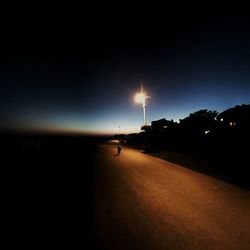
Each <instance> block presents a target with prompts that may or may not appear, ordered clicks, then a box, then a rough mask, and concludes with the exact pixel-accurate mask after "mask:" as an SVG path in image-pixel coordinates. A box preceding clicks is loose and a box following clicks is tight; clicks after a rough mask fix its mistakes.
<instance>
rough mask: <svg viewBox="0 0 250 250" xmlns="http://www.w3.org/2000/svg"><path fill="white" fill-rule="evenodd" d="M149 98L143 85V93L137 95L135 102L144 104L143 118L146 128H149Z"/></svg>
mask: <svg viewBox="0 0 250 250" xmlns="http://www.w3.org/2000/svg"><path fill="white" fill-rule="evenodd" d="M147 98H149V96H147V95H146V94H145V92H144V90H143V85H141V92H139V93H137V94H136V95H135V102H136V103H139V104H142V108H143V117H144V126H147V119H146V99H147Z"/></svg>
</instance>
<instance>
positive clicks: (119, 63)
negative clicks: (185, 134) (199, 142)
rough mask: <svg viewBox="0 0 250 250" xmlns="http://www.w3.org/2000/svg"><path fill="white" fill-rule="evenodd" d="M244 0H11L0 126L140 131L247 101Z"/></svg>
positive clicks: (249, 79)
mask: <svg viewBox="0 0 250 250" xmlns="http://www.w3.org/2000/svg"><path fill="white" fill-rule="evenodd" d="M248 13H249V7H248V6H247V5H239V4H238V5H237V6H236V5H233V4H228V5H223V4H220V3H219V2H218V1H216V4H212V3H210V1H209V2H207V3H204V2H203V4H199V5H198V4H195V3H194V2H193V3H192V4H191V3H188V2H187V1H185V2H183V4H181V3H179V4H177V3H176V2H175V4H174V3H171V4H156V3H155V4H147V5H146V4H144V5H140V4H139V3H136V2H134V3H133V4H128V3H126V2H124V3H120V4H114V3H112V2H109V3H104V2H99V3H97V2H96V3H93V1H91V3H88V4H86V3H85V4H83V3H82V4H80V3H75V4H74V3H73V2H72V1H71V2H70V3H68V4H67V3H66V2H64V3H61V4H60V5H58V4H57V3H56V2H53V1H50V4H46V3H40V4H39V3H38V2H37V3H36V4H34V3H33V4H31V5H30V4H28V3H27V2H26V4H23V3H18V4H16V5H7V4H5V5H4V6H2V7H1V30H0V37H1V47H0V52H1V57H0V65H1V66H0V83H1V84H0V104H1V105H0V128H1V129H2V130H5V129H8V130H16V131H23V130H24V131H38V132H70V133H89V134H95V133H98V134H107V133H118V132H119V129H118V126H120V132H121V133H129V132H139V131H140V126H141V125H142V124H143V112H142V108H141V106H140V105H137V104H135V103H134V100H133V98H134V95H135V93H136V92H137V91H139V90H140V82H141V81H143V82H144V88H145V91H146V92H147V94H148V95H149V96H150V99H149V100H148V106H147V112H148V122H151V121H152V120H156V119H161V118H166V119H174V120H175V121H179V119H182V118H185V117H186V116H188V115H189V114H190V113H192V112H195V111H197V110H199V109H212V110H217V111H219V112H220V111H223V110H225V109H227V108H230V107H233V106H235V105H237V104H243V103H245V104H249V103H250V71H249V69H250V46H249V45H250V20H249V17H248Z"/></svg>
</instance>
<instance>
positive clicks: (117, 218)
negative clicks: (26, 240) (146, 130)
mask: <svg viewBox="0 0 250 250" xmlns="http://www.w3.org/2000/svg"><path fill="white" fill-rule="evenodd" d="M116 146H117V142H116V141H111V142H109V143H106V144H102V145H100V146H99V148H98V152H97V157H96V163H95V164H96V167H95V168H96V191H95V221H96V222H95V231H96V235H97V242H98V246H99V249H178V250H181V249H185V250H187V249H213V250H214V249H223V250H226V249H234V250H235V249H239V250H244V249H250V192H249V191H247V190H244V189H241V188H238V187H236V186H233V185H230V184H227V183H226V182H223V181H220V180H217V179H214V178H211V177H209V176H206V175H204V174H201V173H197V172H194V171H192V170H189V169H186V168H184V167H181V166H179V165H176V164H173V163H170V162H167V161H164V160H161V159H158V158H154V157H152V156H149V155H146V154H144V153H142V152H139V151H137V150H133V149H130V148H125V147H123V150H122V152H121V155H119V156H115V155H116V153H117V148H116Z"/></svg>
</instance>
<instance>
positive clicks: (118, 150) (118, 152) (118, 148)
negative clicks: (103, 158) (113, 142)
mask: <svg viewBox="0 0 250 250" xmlns="http://www.w3.org/2000/svg"><path fill="white" fill-rule="evenodd" d="M121 151H122V148H121V146H120V145H118V146H117V154H118V155H119V154H120V153H121Z"/></svg>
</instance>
